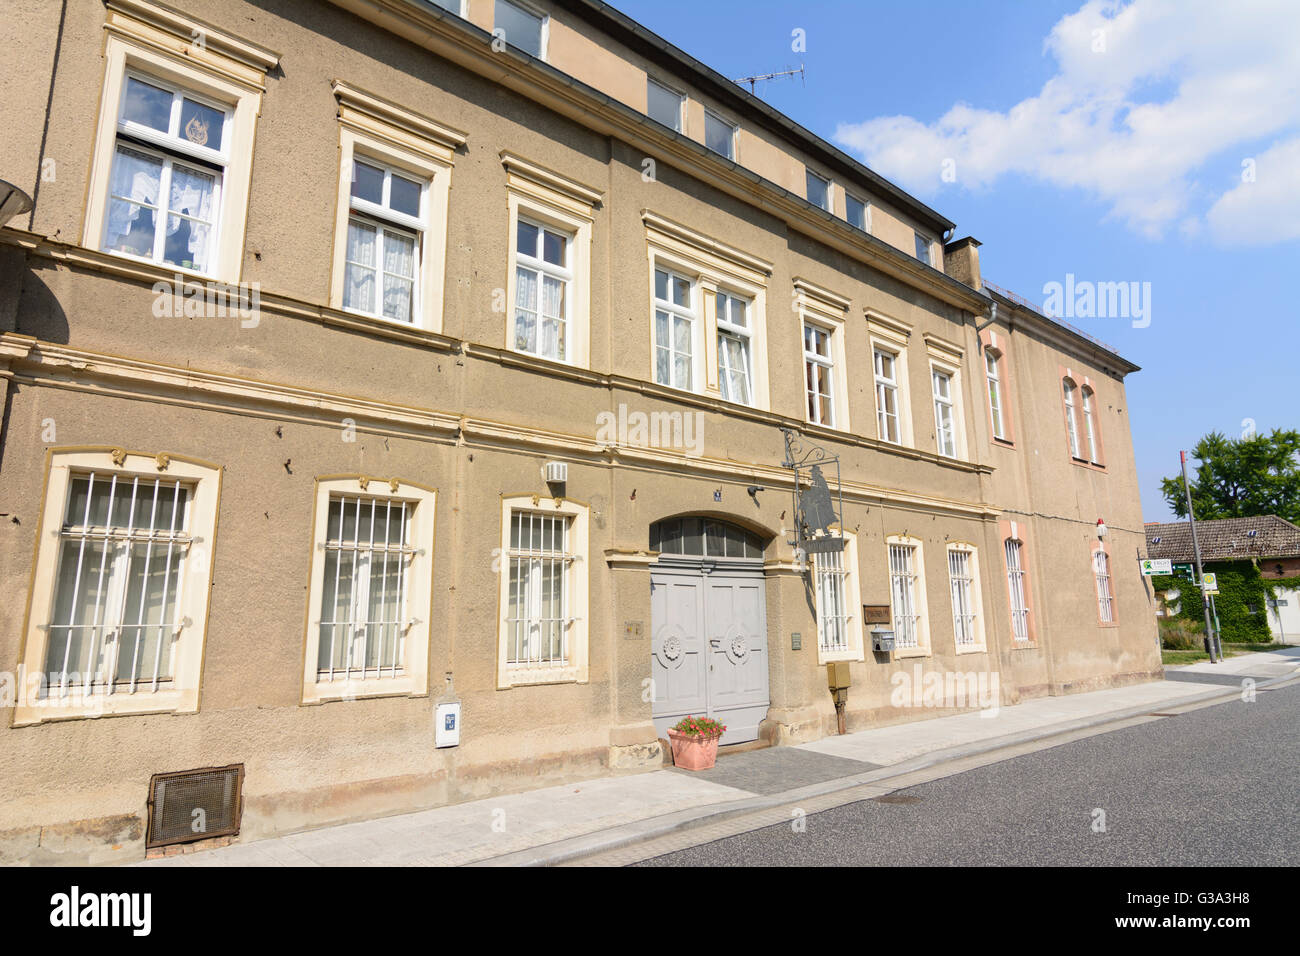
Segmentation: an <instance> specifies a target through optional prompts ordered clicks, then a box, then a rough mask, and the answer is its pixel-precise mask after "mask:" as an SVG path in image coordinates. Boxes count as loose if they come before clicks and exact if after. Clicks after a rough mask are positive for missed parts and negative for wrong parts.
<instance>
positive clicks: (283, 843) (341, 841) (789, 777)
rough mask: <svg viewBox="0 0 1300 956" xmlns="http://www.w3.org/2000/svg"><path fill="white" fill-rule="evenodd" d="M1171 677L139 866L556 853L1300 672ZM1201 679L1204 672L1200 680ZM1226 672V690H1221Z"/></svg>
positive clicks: (1282, 658)
mask: <svg viewBox="0 0 1300 956" xmlns="http://www.w3.org/2000/svg"><path fill="white" fill-rule="evenodd" d="M1168 671H1170V672H1172V673H1171V674H1170V676H1171V677H1173V678H1174V679H1172V680H1164V681H1156V682H1153V683H1149V684H1137V685H1134V686H1131V687H1120V688H1115V689H1112V690H1102V691H1094V692H1091V693H1085V694H1074V695H1070V696H1068V697H1046V698H1039V699H1036V700H1031V701H1027V702H1025V703H1022V704H1019V705H1017V706H1015V707H1003V708H1000V709H999V710H997V711H996V712H993V713H994V715H993V716H987V715H985V714H982V713H979V712H972V713H966V714H958V715H955V716H951V717H940V718H935V719H930V720H919V721H912V722H908V723H904V724H896V725H893V726H889V727H880V728H876V729H872V730H865V731H861V732H859V733H854V734H846V735H844V736H836V737H827V738H824V739H822V740H818V741H815V742H813V743H809V744H803V745H800V746H794V747H774V748H769V749H764V750H755V751H750V752H747V753H739V754H734V755H728V756H724V757H722V758H721V759H719V761H718V765H717V766H716V767H714V768H713V769H712V770H708V771H704V772H699V773H690V772H687V771H681V770H676V769H665V770H656V771H651V772H649V773H637V774H626V775H611V776H609V777H605V778H601V779H598V780H591V781H584V782H581V783H574V784H569V785H564V786H554V787H547V788H544V789H541V790H533V791H530V792H527V793H519V794H509V795H504V796H500V797H492V798H489V799H486V800H477V801H474V802H471V803H463V804H457V805H455V806H449V807H438V808H435V809H432V810H423V811H419V812H416V813H408V814H402V815H400V816H392V817H383V818H380V819H376V820H366V821H362V822H358V823H350V824H344V825H341V826H335V827H327V828H324V829H319V830H311V831H307V832H303V833H294V834H290V835H288V836H283V837H276V838H272V839H267V840H259V841H256V842H252V843H237V844H234V845H232V846H229V847H222V848H219V849H213V850H206V851H203V852H199V853H192V854H183V855H180V856H174V857H165V858H163V859H159V860H150V861H147V862H143V863H140V864H136V865H141V866H337V865H351V866H457V865H465V864H470V863H487V864H488V865H519V864H539V863H557V862H561V861H564V860H569V859H573V858H575V857H578V856H582V855H585V854H589V853H595V852H600V851H603V850H608V849H611V848H614V847H619V846H622V845H626V844H628V843H631V842H635V841H639V840H643V839H647V838H650V837H656V836H662V835H663V834H666V833H672V832H674V831H676V830H680V829H683V828H687V827H692V826H695V825H698V824H699V823H700V822H701V821H704V820H712V819H722V818H723V817H724V816H735V815H739V814H745V813H752V812H756V811H761V810H764V809H766V808H770V807H773V806H777V805H779V804H781V803H786V802H789V801H791V800H794V799H804V798H807V797H817V796H823V795H826V794H832V793H834V792H836V791H840V790H847V789H850V788H854V787H862V786H864V785H868V784H877V785H881V786H882V789H881V792H882V793H883V792H888V790H889V789H891V788H890V787H889V786H888V785H887V783H886V781H887V780H888V779H889V778H891V777H897V776H900V775H902V774H904V773H909V772H913V771H916V770H918V769H920V768H924V767H931V766H934V765H936V764H942V763H947V762H950V761H956V760H960V759H963V758H967V757H970V756H972V755H974V754H980V753H985V752H988V751H992V750H998V749H1001V748H1004V747H1011V746H1014V745H1018V744H1023V743H1026V742H1029V741H1034V740H1039V739H1042V738H1047V737H1055V736H1058V735H1061V734H1066V733H1069V732H1071V731H1079V730H1083V729H1084V728H1088V727H1095V726H1097V725H1100V724H1104V723H1109V722H1112V721H1119V720H1123V719H1125V718H1133V717H1139V716H1141V715H1146V714H1151V713H1152V712H1155V711H1161V710H1164V709H1167V708H1170V707H1179V706H1184V705H1190V704H1197V703H1204V702H1206V701H1211V700H1214V701H1216V702H1217V701H1220V700H1228V699H1231V698H1232V697H1235V696H1237V695H1238V694H1239V693H1240V683H1241V680H1242V679H1243V678H1247V677H1249V678H1253V679H1255V680H1256V681H1258V682H1259V683H1260V684H1261V685H1262V684H1264V683H1265V682H1267V681H1271V680H1281V679H1285V678H1287V677H1290V676H1292V675H1295V674H1298V673H1300V648H1296V650H1295V651H1294V652H1292V651H1276V652H1265V653H1258V654H1250V655H1243V656H1242V657H1236V658H1231V659H1230V660H1228V661H1225V662H1223V663H1221V664H1217V665H1213V664H1208V663H1204V664H1191V665H1188V666H1186V667H1181V668H1168ZM1205 678H1208V680H1207V679H1205ZM1227 679H1231V682H1232V686H1227V684H1226V681H1227Z"/></svg>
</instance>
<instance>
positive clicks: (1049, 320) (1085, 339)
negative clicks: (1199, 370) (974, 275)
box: [980, 277, 1141, 375]
mask: <svg viewBox="0 0 1300 956" xmlns="http://www.w3.org/2000/svg"><path fill="white" fill-rule="evenodd" d="M980 282H981V284H982V285H983V286H984V289H985V291H987V292H988V293H989V295H990V297H991V298H992V299H993V300H994V301H995V302H1002V303H1003V304H1005V305H1010V306H1015V307H1016V308H1019V309H1020V310H1021V312H1027V313H1029V314H1030V315H1031V316H1033V318H1034V319H1036V320H1038V321H1041V322H1044V323H1046V324H1047V325H1049V326H1053V327H1055V328H1056V329H1058V330H1060V331H1061V332H1064V333H1065V334H1066V335H1067V336H1068V337H1069V338H1072V339H1074V340H1075V341H1076V342H1080V343H1084V344H1087V345H1090V346H1092V347H1093V348H1094V349H1097V350H1099V351H1101V352H1104V353H1106V354H1107V355H1109V356H1111V357H1113V358H1114V359H1116V360H1117V362H1118V363H1119V364H1120V367H1121V368H1122V370H1123V371H1124V374H1126V375H1127V374H1128V373H1130V372H1138V371H1141V368H1140V367H1139V366H1137V365H1134V364H1133V363H1132V362H1130V361H1129V360H1128V359H1126V358H1124V356H1122V355H1120V354H1119V350H1118V349H1116V348H1115V347H1114V346H1112V345H1107V344H1106V343H1105V342H1103V341H1102V340H1101V339H1099V338H1097V337H1096V336H1095V335H1089V334H1088V333H1087V332H1085V331H1083V329H1080V328H1078V327H1076V326H1073V325H1071V324H1070V323H1069V322H1066V321H1063V320H1062V319H1058V318H1054V317H1053V316H1050V315H1048V314H1047V313H1046V312H1044V311H1043V310H1042V309H1040V308H1039V307H1038V306H1036V305H1034V303H1032V302H1030V301H1029V300H1028V299H1026V298H1025V297H1024V296H1022V295H1017V294H1016V293H1015V292H1012V291H1011V290H1009V289H1004V288H1002V286H1000V285H998V284H996V283H994V282H990V281H989V280H988V279H986V278H983V277H981V279H980Z"/></svg>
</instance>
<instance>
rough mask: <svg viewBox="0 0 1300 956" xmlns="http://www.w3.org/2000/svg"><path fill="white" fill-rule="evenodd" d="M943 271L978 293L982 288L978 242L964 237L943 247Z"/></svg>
mask: <svg viewBox="0 0 1300 956" xmlns="http://www.w3.org/2000/svg"><path fill="white" fill-rule="evenodd" d="M943 269H944V271H945V272H947V273H948V275H950V276H952V277H953V278H954V279H956V280H957V281H958V282H964V283H966V284H967V285H968V286H970V287H971V288H972V289H974V290H975V291H976V292H978V291H979V290H980V289H981V288H982V284H981V282H980V242H979V240H977V239H972V238H971V237H970V236H966V237H965V238H964V239H955V240H953V241H952V242H950V243H948V244H947V245H946V246H944V247H943Z"/></svg>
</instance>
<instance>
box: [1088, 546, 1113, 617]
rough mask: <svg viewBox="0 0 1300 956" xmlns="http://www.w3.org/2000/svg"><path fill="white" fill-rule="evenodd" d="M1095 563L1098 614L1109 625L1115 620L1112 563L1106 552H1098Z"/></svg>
mask: <svg viewBox="0 0 1300 956" xmlns="http://www.w3.org/2000/svg"><path fill="white" fill-rule="evenodd" d="M1093 563H1094V565H1095V570H1096V574H1097V613H1098V614H1099V615H1100V616H1101V620H1102V621H1103V622H1104V623H1106V624H1109V623H1110V622H1111V621H1113V620H1114V619H1115V612H1114V602H1113V600H1112V597H1111V593H1110V561H1109V559H1108V558H1107V556H1106V552H1105V551H1098V552H1096V555H1095V556H1094V559H1093Z"/></svg>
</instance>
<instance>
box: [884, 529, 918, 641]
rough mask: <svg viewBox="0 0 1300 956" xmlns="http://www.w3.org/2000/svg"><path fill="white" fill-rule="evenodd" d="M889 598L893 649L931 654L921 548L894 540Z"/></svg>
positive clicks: (890, 556) (890, 565) (890, 561)
mask: <svg viewBox="0 0 1300 956" xmlns="http://www.w3.org/2000/svg"><path fill="white" fill-rule="evenodd" d="M888 547H889V594H890V604H891V606H892V609H893V615H894V646H895V647H896V648H897V649H898V650H899V651H903V652H906V651H911V652H914V653H917V654H924V653H928V644H927V640H926V637H925V590H924V581H923V580H922V578H921V570H920V568H921V548H920V545H918V544H914V543H910V542H909V541H907V540H905V539H902V538H894V537H891V538H890V539H889V541H888Z"/></svg>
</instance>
